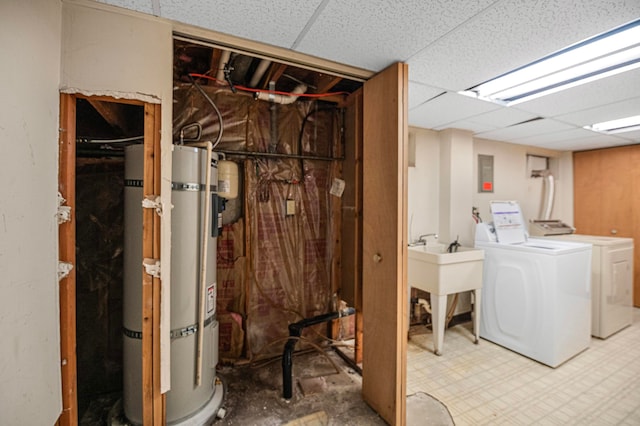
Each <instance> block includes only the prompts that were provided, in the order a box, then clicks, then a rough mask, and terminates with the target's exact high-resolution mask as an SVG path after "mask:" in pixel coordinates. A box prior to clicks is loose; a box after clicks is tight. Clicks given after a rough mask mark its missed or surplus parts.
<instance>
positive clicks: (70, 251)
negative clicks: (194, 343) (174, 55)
mask: <svg viewBox="0 0 640 426" xmlns="http://www.w3.org/2000/svg"><path fill="white" fill-rule="evenodd" d="M79 98H82V99H90V100H97V101H104V102H114V103H125V104H132V105H139V106H142V107H144V183H143V185H144V186H143V196H159V195H160V182H161V179H160V159H161V155H160V123H161V114H160V113H161V110H160V105H159V104H151V103H147V102H142V101H137V100H127V99H116V98H112V97H109V96H84V95H80V94H67V93H61V94H60V128H59V156H58V161H59V167H58V191H59V192H60V194H61V195H62V197H63V198H64V199H65V200H66V202H65V204H66V205H67V206H68V207H70V208H71V220H70V221H69V222H66V223H62V224H60V227H59V234H58V244H59V248H58V251H59V260H60V261H61V262H67V263H70V264H72V265H73V266H74V268H73V269H71V271H70V273H69V274H68V275H67V276H66V277H64V278H63V279H62V280H60V284H59V285H60V289H59V292H60V293H59V295H60V296H59V303H60V358H61V376H62V377H61V378H62V413H61V414H60V417H59V418H58V421H57V423H56V424H57V425H59V426H71V425H77V424H78V420H79V419H78V415H79V413H78V394H77V393H78V387H77V355H76V273H75V265H76V257H75V246H76V221H75V212H76V187H75V181H76V101H77V99H79ZM140 201H141V202H142V200H140ZM141 232H142V233H143V243H142V244H143V248H142V256H143V258H152V259H158V260H159V259H160V217H159V216H158V215H157V214H156V213H155V209H143V229H142V231H141ZM142 286H143V287H142V306H141V309H142V319H143V320H142V384H143V389H142V408H143V422H144V424H145V425H161V424H164V420H165V414H166V413H165V397H164V395H163V394H161V392H160V296H161V294H160V278H158V277H153V276H151V275H149V274H146V273H145V271H144V269H143V270H142Z"/></svg>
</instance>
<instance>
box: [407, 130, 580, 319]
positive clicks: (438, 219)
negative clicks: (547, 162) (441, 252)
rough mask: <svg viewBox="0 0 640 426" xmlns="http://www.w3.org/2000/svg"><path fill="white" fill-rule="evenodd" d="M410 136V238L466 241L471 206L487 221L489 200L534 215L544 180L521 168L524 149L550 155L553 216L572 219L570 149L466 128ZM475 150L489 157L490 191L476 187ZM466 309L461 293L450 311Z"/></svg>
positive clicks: (470, 233) (470, 235)
mask: <svg viewBox="0 0 640 426" xmlns="http://www.w3.org/2000/svg"><path fill="white" fill-rule="evenodd" d="M409 133H410V134H411V137H412V138H413V139H414V140H415V167H410V168H409V189H408V197H409V199H408V209H409V217H408V221H409V241H415V240H416V239H417V238H418V236H419V235H421V234H426V233H432V232H437V233H438V234H439V237H440V242H442V243H445V244H448V243H450V242H451V241H452V240H453V239H455V238H456V237H457V236H460V242H461V243H462V245H465V246H471V245H473V243H474V238H475V224H474V222H473V220H472V218H471V207H472V206H475V207H478V209H479V211H480V216H481V217H482V218H483V220H485V221H491V216H490V214H489V203H490V201H493V200H516V201H518V202H519V203H520V206H521V207H522V210H523V214H524V217H525V219H526V220H530V219H537V218H538V215H539V212H540V208H541V203H542V196H543V180H542V179H540V178H537V179H534V178H529V177H528V176H527V174H526V161H527V154H533V155H538V156H545V157H550V158H551V170H552V172H553V174H554V176H555V178H556V180H555V183H556V191H555V202H554V208H553V213H552V218H553V219H561V220H562V221H564V222H566V223H569V224H572V223H573V161H572V155H571V153H570V152H560V151H553V150H548V149H541V148H535V147H530V146H524V145H517V144H510V143H504V142H497V141H490V140H483V139H473V138H472V136H471V135H470V134H469V133H468V132H465V131H462V130H456V129H447V130H443V131H433V130H427V129H421V128H415V127H412V128H410V129H409ZM479 154H484V155H492V156H493V157H494V192H493V193H478V191H477V188H478V170H477V167H478V164H477V161H478V160H477V158H478V155H479ZM469 310H470V298H469V295H468V294H466V293H465V294H463V295H461V297H460V300H459V301H458V307H457V309H456V311H455V314H456V315H457V314H460V313H464V312H468V311H469Z"/></svg>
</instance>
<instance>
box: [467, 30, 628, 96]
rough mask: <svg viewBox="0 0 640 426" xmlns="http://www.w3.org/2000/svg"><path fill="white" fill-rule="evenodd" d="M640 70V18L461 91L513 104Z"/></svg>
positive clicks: (469, 94)
mask: <svg viewBox="0 0 640 426" xmlns="http://www.w3.org/2000/svg"><path fill="white" fill-rule="evenodd" d="M638 67H640V19H638V20H636V21H633V22H631V23H629V24H626V25H623V26H622V27H618V28H615V29H613V30H611V31H608V32H606V33H604V34H600V35H598V36H595V37H592V38H590V39H587V40H585V41H583V42H580V43H577V44H574V45H572V46H569V47H567V48H565V49H562V50H560V51H558V52H556V53H553V54H551V55H548V56H546V57H544V58H542V59H539V60H537V61H535V62H532V63H530V64H528V65H525V66H523V67H520V68H517V69H515V70H513V71H511V72H508V73H506V74H503V75H501V76H499V77H496V78H494V79H491V80H489V81H486V82H484V83H482V84H479V85H477V86H474V87H472V88H470V89H467V90H465V91H462V92H460V93H461V94H463V95H467V96H471V97H475V98H478V99H484V100H488V101H492V102H496V103H500V104H502V105H513V104H516V103H520V102H524V101H528V100H531V99H534V98H537V97H540V96H544V95H548V94H550V93H554V92H558V91H560V90H565V89H568V88H570V87H574V86H578V85H580V84H584V83H588V82H590V81H594V80H598V79H601V78H604V77H608V76H611V75H614V74H618V73H621V72H625V71H629V70H632V69H634V68H638Z"/></svg>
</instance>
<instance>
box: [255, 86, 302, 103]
mask: <svg viewBox="0 0 640 426" xmlns="http://www.w3.org/2000/svg"><path fill="white" fill-rule="evenodd" d="M306 91H307V85H306V84H299V85H297V86H296V88H295V89H293V90H292V91H291V93H292V95H280V94H273V93H269V92H258V93H256V99H259V100H261V101H268V102H273V103H276V104H281V105H287V104H292V103H294V102H295V101H296V99H298V96H295V95H301V94H303V93H304V92H306Z"/></svg>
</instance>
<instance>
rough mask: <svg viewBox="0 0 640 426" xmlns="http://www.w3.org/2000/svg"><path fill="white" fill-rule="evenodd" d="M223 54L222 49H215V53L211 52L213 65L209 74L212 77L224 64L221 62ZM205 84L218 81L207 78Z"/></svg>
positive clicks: (212, 83) (213, 83)
mask: <svg viewBox="0 0 640 426" xmlns="http://www.w3.org/2000/svg"><path fill="white" fill-rule="evenodd" d="M221 56H222V50H220V49H213V53H212V54H211V67H210V69H209V71H210V72H209V75H210V76H211V77H215V76H216V74H218V70H219V69H221V68H222V67H223V66H224V64H221V63H220V57H221ZM205 84H211V85H215V84H216V82H215V81H213V80H209V79H207V80H206V83H205Z"/></svg>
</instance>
